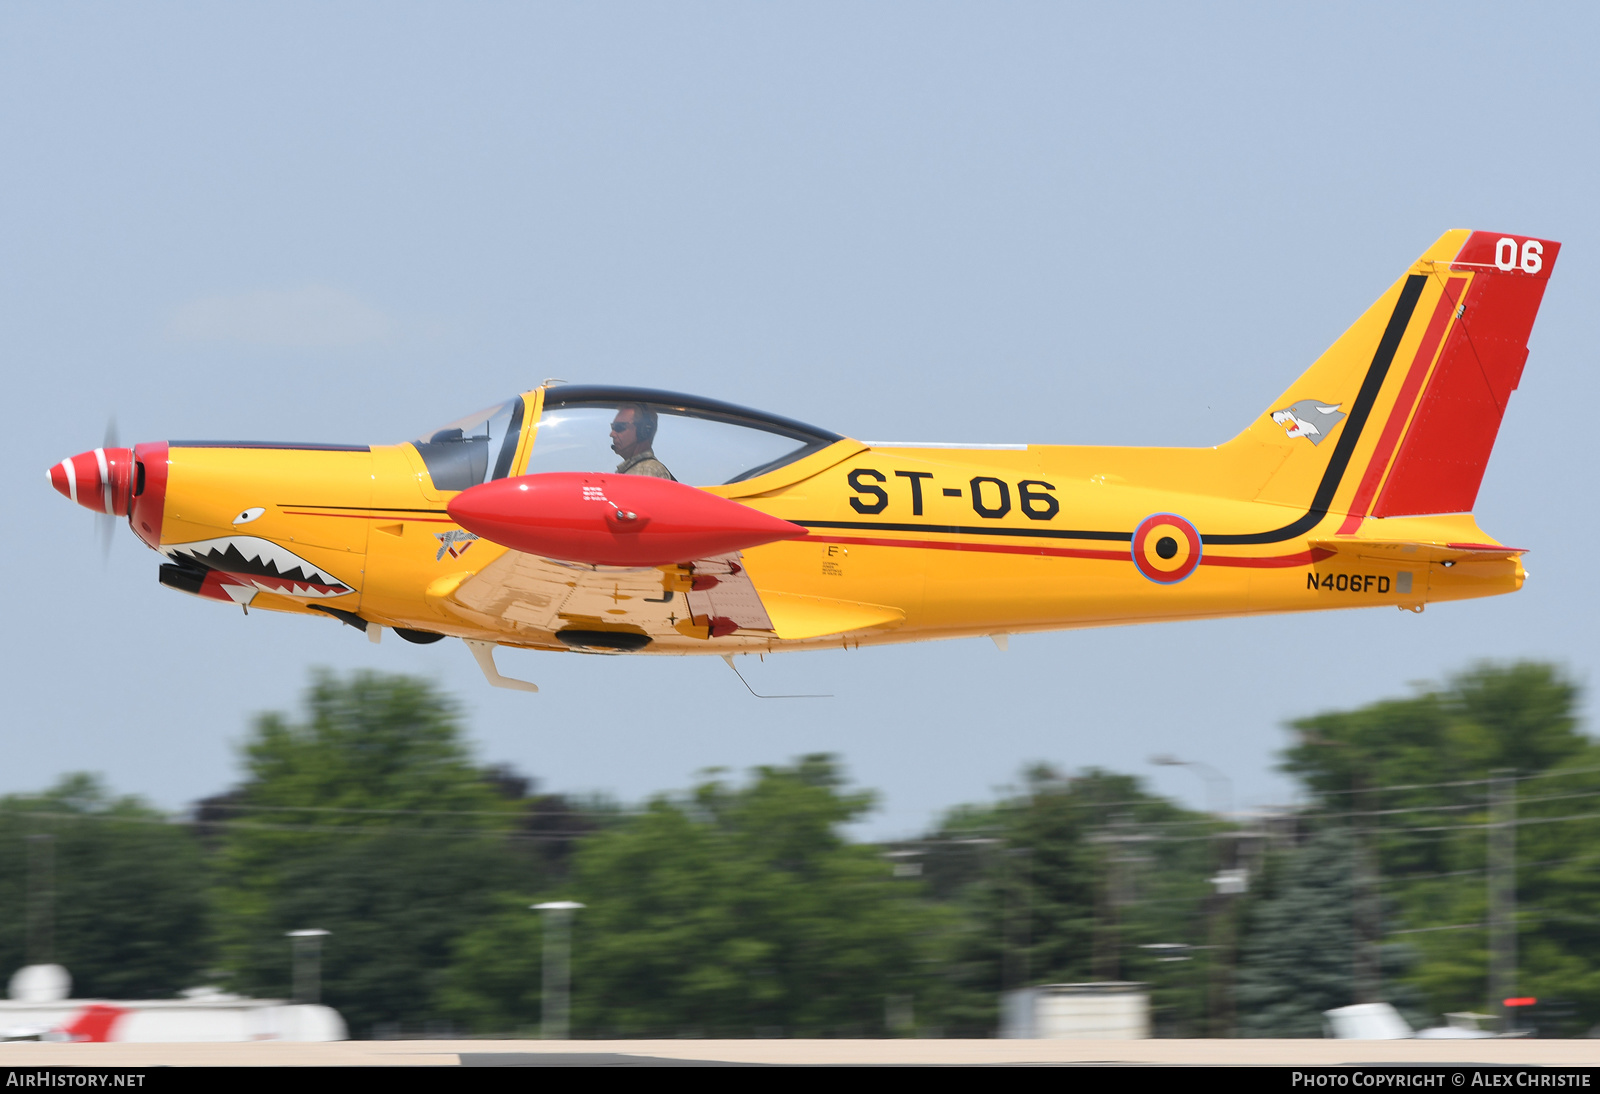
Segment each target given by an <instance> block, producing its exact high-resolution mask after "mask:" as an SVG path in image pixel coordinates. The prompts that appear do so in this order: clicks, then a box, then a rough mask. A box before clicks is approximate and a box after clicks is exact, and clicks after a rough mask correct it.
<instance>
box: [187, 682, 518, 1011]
mask: <svg viewBox="0 0 1600 1094" xmlns="http://www.w3.org/2000/svg"><path fill="white" fill-rule="evenodd" d="M244 756H245V768H246V779H245V781H244V782H243V784H242V785H241V786H240V787H239V788H238V789H237V790H236V791H234V792H233V793H232V794H230V795H227V796H226V797H225V798H223V799H218V800H217V802H215V803H214V807H213V809H212V810H211V816H210V817H209V818H208V819H209V820H211V821H213V822H214V829H215V831H216V835H215V836H214V838H215V839H216V840H217V843H218V849H217V854H216V870H217V887H216V902H217V908H218V932H217V933H218V939H219V943H220V952H221V958H222V961H223V963H224V964H225V966H226V967H227V969H228V970H229V971H230V972H231V974H232V976H233V978H234V982H235V984H236V985H237V986H238V987H240V988H242V989H244V990H247V991H251V992H253V993H257V994H269V995H284V994H287V993H288V991H289V989H290V976H291V961H290V947H289V944H288V941H287V940H286V939H285V938H284V933H285V932H286V931H289V930H294V929H300V928H308V927H317V928H322V929H324V930H329V931H331V932H332V936H331V937H330V938H328V939H327V940H326V943H325V945H324V951H323V953H324V957H323V998H324V1000H325V1001H326V1002H328V1003H329V1004H330V1005H332V1006H334V1007H336V1008H338V1009H339V1010H340V1011H341V1012H342V1013H343V1014H344V1016H345V1018H346V1021H347V1022H348V1023H349V1024H350V1026H351V1028H352V1029H353V1030H355V1031H357V1032H358V1033H365V1032H367V1031H368V1030H369V1029H371V1028H372V1027H374V1026H376V1025H379V1024H389V1025H403V1026H411V1027H415V1026H418V1025H421V1024H424V1023H427V1022H429V1021H431V1020H433V1019H435V1018H436V1017H437V1016H438V1015H439V1013H440V1008H441V1006H442V1004H441V1003H440V1001H439V993H440V992H441V990H442V989H443V987H444V982H445V970H446V969H447V968H448V966H449V963H450V960H451V954H452V952H453V949H454V946H455V943H456V940H457V939H458V938H460V937H461V936H462V935H464V934H467V933H469V932H471V931H472V930H473V929H475V928H476V927H477V926H478V925H479V924H480V923H481V922H482V921H484V920H485V919H486V918H487V917H489V916H490V915H492V913H493V911H494V910H495V908H496V907H497V905H496V896H497V894H498V893H501V892H503V891H506V890H511V889H533V888H537V887H538V885H539V884H540V883H541V880H542V877H543V872H542V867H541V864H540V861H539V859H538V858H537V857H536V856H533V855H530V854H527V853H522V852H519V851H518V850H517V849H516V848H515V847H514V846H513V844H512V841H511V837H512V836H513V834H514V825H515V824H516V822H517V819H518V817H517V812H518V808H519V804H518V803H517V802H515V801H512V800H510V799H508V798H507V797H505V796H504V795H502V794H500V793H497V792H496V785H495V784H496V781H497V780H498V781H503V777H502V776H500V775H498V774H496V773H490V774H489V775H488V776H486V773H485V772H484V771H482V770H480V769H479V768H477V767H475V766H474V765H473V763H472V759H471V756H470V754H469V752H468V749H467V746H466V744H465V743H464V742H463V740H462V733H461V728H460V724H459V720H458V717H457V714H456V711H455V708H454V706H453V705H452V704H451V703H450V702H449V701H448V700H447V699H445V698H444V697H443V696H441V695H440V694H438V693H437V692H436V691H435V690H434V689H433V688H432V687H431V686H430V685H428V684H427V683H426V682H423V681H419V680H416V679H412V678H407V677H399V676H383V675H379V674H375V673H356V674H354V675H352V676H350V677H348V678H346V679H339V678H336V677H334V676H331V675H328V674H325V673H324V674H319V675H317V676H316V678H315V680H314V682H313V684H312V686H311V688H310V690H309V692H308V693H307V697H306V712H305V716H304V718H303V719H302V720H300V721H290V720H289V719H287V718H285V717H284V716H283V715H280V714H265V715H262V716H261V717H260V718H258V719H257V721H256V724H255V727H254V730H253V732H252V734H251V736H250V738H249V740H248V741H247V742H246V744H245V747H244Z"/></svg>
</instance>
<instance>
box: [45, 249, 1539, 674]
mask: <svg viewBox="0 0 1600 1094" xmlns="http://www.w3.org/2000/svg"><path fill="white" fill-rule="evenodd" d="M1559 249H1560V245H1559V244H1557V243H1554V242H1551V241H1549V240H1542V239H1533V238H1529V237H1526V236H1512V235H1501V234H1498V233H1492V232H1467V231H1452V232H1447V233H1446V234H1445V235H1443V236H1442V237H1440V239H1439V240H1438V242H1436V243H1435V244H1434V245H1433V246H1432V247H1430V248H1429V249H1428V250H1427V252H1426V253H1424V254H1423V256H1422V257H1421V258H1420V259H1418V260H1417V261H1416V262H1415V263H1414V264H1413V265H1412V266H1411V268H1410V269H1409V270H1407V271H1406V272H1405V274H1404V275H1403V276H1401V277H1400V279H1399V280H1397V281H1396V282H1395V283H1394V284H1393V285H1392V286H1390V288H1389V290H1388V291H1387V292H1385V293H1384V294H1383V295H1382V296H1381V297H1380V298H1379V299H1378V301H1377V303H1375V304H1373V305H1372V307H1371V308H1369V309H1368V310H1367V312H1366V314H1364V315H1363V316H1361V318H1359V319H1358V320H1356V322H1355V324H1354V325H1353V326H1351V327H1350V329H1349V330H1348V331H1346V332H1345V333H1344V335H1343V336H1341V337H1340V338H1339V340H1338V341H1336V342H1335V343H1334V344H1333V346H1332V347H1331V348H1329V349H1328V351H1327V352H1326V353H1324V354H1323V355H1322V356H1321V357H1320V358H1319V359H1318V360H1317V361H1316V362H1315V363H1314V364H1313V365H1312V366H1311V367H1310V368H1309V369H1308V370H1307V371H1306V372H1305V373H1304V374H1303V375H1302V376H1301V377H1300V378H1299V379H1297V380H1296V381H1295V382H1294V383H1293V384H1292V385H1291V386H1290V387H1289V389H1288V390H1287V391H1286V392H1284V393H1283V395H1282V396H1280V397H1279V398H1278V399H1276V400H1274V401H1273V402H1272V403H1271V404H1270V405H1269V406H1268V407H1267V409H1266V410H1265V411H1264V412H1263V413H1262V414H1261V415H1260V416H1259V417H1258V418H1256V420H1255V421H1254V422H1252V423H1251V424H1250V425H1249V426H1248V427H1247V428H1246V429H1245V430H1244V431H1243V432H1242V433H1240V434H1239V435H1238V436H1237V437H1234V438H1233V439H1232V440H1230V441H1228V442H1227V443H1225V444H1221V445H1217V446H1216V447H1213V448H1112V447H1081V446H1070V445H1049V444H1044V445H1040V444H1017V445H976V446H973V445H968V446H955V445H938V444H910V443H875V442H862V441H857V440H853V439H851V438H849V437H842V436H840V435H838V434H836V433H830V432H828V431H827V430H824V429H818V428H815V427H813V426H808V425H804V424H802V423H800V422H795V421H791V420H789V419H787V418H781V417H777V416H775V415H771V414H763V413H759V412H756V411H752V410H746V409H743V408H741V407H736V406H731V405H729V404H726V403H721V402H717V401H714V400H711V399H702V398H695V397H691V396H686V395H680V394H674V393H669V392H662V391H652V390H645V389H637V388H619V387H598V386H587V385H564V384H558V383H557V382H553V381H552V382H547V383H545V384H544V385H542V386H540V387H537V388H535V389H534V390H532V391H528V392H525V393H523V394H521V395H518V396H516V397H515V398H512V399H510V400H508V401H507V402H505V403H502V404H500V405H499V406H495V407H491V408H489V409H487V410H484V411H480V412H479V413H477V414H471V415H468V416H467V417H465V418H462V419H460V420H459V421H456V422H453V423H451V424H450V425H448V426H446V427H445V428H443V429H440V430H436V431H432V432H430V433H428V434H426V435H425V436H423V437H422V438H419V439H418V440H416V441H412V442H409V443H405V444H393V445H375V446H371V447H369V446H366V445H316V444H269V443H258V442H236V441H163V442H157V443H152V444H140V445H137V446H135V447H134V448H132V449H127V448H116V447H107V448H97V449H94V450H93V451H91V452H87V453H84V454H82V455H79V456H74V457H72V458H70V459H67V460H63V461H62V462H61V463H59V464H57V465H56V466H54V467H53V468H51V469H50V472H49V477H50V481H51V483H52V485H53V486H54V487H55V488H56V489H57V490H58V491H60V492H61V493H62V494H64V495H66V496H68V497H70V498H71V499H72V500H74V501H76V502H78V503H79V504H81V505H84V506H86V507H88V508H90V509H92V510H94V511H96V512H99V513H106V514H113V515H115V516H126V517H127V518H128V521H129V524H130V525H131V526H132V528H133V531H134V533H135V534H136V535H138V536H139V538H140V539H142V540H144V542H145V543H147V544H148V545H149V546H151V547H152V548H154V549H155V550H157V551H159V552H161V553H162V554H163V555H165V556H166V558H167V560H168V561H167V563H166V564H165V565H163V566H162V567H161V569H160V580H161V582H162V584H165V585H168V586H170V587H172V588H175V589H179V590H182V591H185V592H189V593H196V594H198V595H199V596H201V597H205V598H209V599H212V600H218V601H222V602H224V603H232V604H239V605H242V606H244V607H245V610H246V612H248V610H249V608H252V607H253V608H264V609H268V610H272V611H283V612H297V613H300V614H303V615H321V616H324V617H333V618H335V619H338V620H342V621H343V622H345V623H348V624H350V625H352V626H355V627H358V628H360V629H362V630H364V631H365V632H366V633H367V635H368V637H369V638H370V639H371V640H373V641H378V640H379V638H381V636H382V633H383V631H384V630H386V629H388V630H393V631H394V632H395V633H396V634H397V635H399V636H400V637H401V638H403V639H406V640H408V641H411V642H434V641H437V640H439V639H440V638H443V637H446V636H454V637H458V638H461V639H463V640H464V641H465V642H466V643H467V645H468V646H469V648H470V649H471V650H472V652H473V654H474V656H475V657H476V658H477V660H478V663H479V665H480V666H481V667H482V668H483V671H484V673H485V675H486V677H487V678H488V680H489V682H490V683H492V684H495V685H496V686H503V687H513V688H521V689H524V690H534V691H536V690H538V689H537V688H536V687H534V686H533V685H532V684H530V683H527V682H525V681H520V680H512V679H508V678H506V677H503V676H501V675H500V673H499V672H498V671H497V669H496V667H495V662H494V656H493V651H494V649H495V647H496V646H515V647H521V648H527V649H536V650H560V651H569V650H577V651H583V652H592V653H656V654H693V653H711V654H718V655H722V656H725V657H730V658H731V655H733V654H740V653H755V652H771V651H778V650H787V649H806V648H817V647H826V646H848V647H856V646H860V645H863V644H865V645H872V644H876V643H885V642H912V641H920V640H924V639H933V638H953V637H958V636H963V635H989V636H992V637H994V638H995V640H996V642H997V643H1000V644H1001V645H1002V646H1003V644H1004V641H1005V636H1006V635H1009V634H1015V633H1021V632H1028V631H1044V630H1056V629H1060V628H1067V627H1089V626H1103V625H1109V624H1118V623H1146V622H1156V621H1163V620H1176V619H1195V618H1211V617H1218V616H1233V615H1250V614H1257V613H1263V612H1293V611H1311V610H1319V609H1324V608H1355V607H1371V606H1377V605H1394V606H1396V607H1399V608H1403V609H1409V610H1411V611H1419V612H1420V611H1421V610H1422V609H1423V606H1424V605H1425V604H1427V603H1429V602H1430V601H1442V600H1461V599H1466V598H1469V597H1480V596H1493V595H1495V594H1498V593H1505V592H1512V591H1514V590H1516V589H1518V588H1520V587H1521V585H1522V582H1523V579H1524V577H1525V576H1526V574H1525V571H1524V570H1523V567H1522V564H1521V561H1520V556H1521V554H1522V553H1523V552H1522V549H1520V548H1514V547H1506V546H1502V545H1501V544H1499V543H1497V542H1495V541H1494V540H1493V539H1491V538H1490V537H1489V536H1488V535H1486V534H1485V533H1483V532H1482V531H1480V530H1479V529H1478V526H1477V524H1476V523H1475V521H1474V519H1473V516H1472V507H1473V504H1474V501H1475V500H1476V497H1477V492H1478V485H1479V482H1480V480H1481V479H1482V477H1483V470H1484V466H1485V464H1486V463H1487V461H1488V459H1489V453H1490V450H1491V449H1492V448H1493V445H1494V439H1495V434H1496V433H1497V431H1498V430H1499V426H1500V420H1501V415H1502V413H1503V411H1504V409H1505V405H1506V400H1507V398H1508V397H1509V396H1510V394H1511V392H1512V390H1514V389H1515V388H1516V386H1517V382H1518V380H1519V378H1520V376H1521V373H1522V367H1523V363H1524V361H1525V360H1526V358H1527V340H1528V334H1529V332H1530V330H1531V329H1532V326H1533V320H1534V317H1535V315H1536V314H1537V312H1538V308H1539V302H1540V299H1541V298H1542V296H1543V294H1544V287H1545V282H1546V280H1547V279H1548V278H1549V276H1550V272H1551V269H1552V267H1553V266H1554V265H1555V259H1556V255H1557V252H1558V251H1559Z"/></svg>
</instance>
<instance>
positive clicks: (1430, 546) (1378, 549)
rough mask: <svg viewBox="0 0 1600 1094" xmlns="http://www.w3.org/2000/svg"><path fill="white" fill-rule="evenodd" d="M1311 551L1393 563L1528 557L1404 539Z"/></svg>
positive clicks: (1335, 542) (1331, 544)
mask: <svg viewBox="0 0 1600 1094" xmlns="http://www.w3.org/2000/svg"><path fill="white" fill-rule="evenodd" d="M1311 551H1312V554H1313V556H1315V555H1316V554H1318V553H1320V552H1324V551H1325V552H1327V555H1325V556H1324V557H1328V556H1331V555H1355V556H1359V557H1361V558H1372V559H1386V560H1390V561H1394V562H1411V561H1416V562H1459V561H1463V560H1466V559H1475V560H1481V561H1489V560H1491V559H1497V558H1516V557H1518V556H1519V555H1524V554H1527V553H1528V549H1527V548H1526V547H1503V546H1501V545H1500V544H1498V543H1428V542H1425V541H1422V540H1406V539H1314V540H1311Z"/></svg>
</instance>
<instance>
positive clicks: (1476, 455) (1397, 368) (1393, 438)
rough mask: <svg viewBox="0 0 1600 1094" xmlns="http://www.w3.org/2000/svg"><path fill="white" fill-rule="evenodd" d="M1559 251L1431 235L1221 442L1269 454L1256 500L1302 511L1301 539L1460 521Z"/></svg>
mask: <svg viewBox="0 0 1600 1094" xmlns="http://www.w3.org/2000/svg"><path fill="white" fill-rule="evenodd" d="M1560 249H1561V245H1560V244H1559V243H1554V242H1551V241H1549V240H1542V239H1531V238H1528V237H1526V236H1507V235H1500V234H1498V233H1494V232H1466V231H1453V232H1446V233H1445V234H1444V235H1443V236H1441V237H1440V238H1439V240H1438V242H1436V243H1435V244H1434V245H1433V246H1432V247H1430V248H1428V250H1427V252H1426V253H1424V254H1423V256H1422V257H1421V258H1420V259H1418V260H1417V261H1416V263H1414V264H1413V265H1412V267H1411V269H1410V270H1409V271H1407V273H1406V274H1405V275H1404V276H1403V277H1401V278H1400V280H1398V281H1396V282H1395V283H1394V284H1393V285H1391V286H1390V287H1389V291H1388V292H1386V293H1384V294H1383V296H1381V297H1380V298H1379V299H1378V301H1377V303H1375V304H1373V305H1372V307H1371V308H1369V309H1368V310H1367V312H1366V314H1365V315H1363V316H1362V317H1361V318H1360V319H1358V320H1356V322H1355V323H1354V325H1352V326H1351V327H1350V329H1349V330H1347V331H1346V332H1345V333H1344V334H1343V335H1342V336H1340V338H1339V340H1338V341H1336V342H1335V343H1334V344H1333V345H1332V346H1331V347H1329V349H1328V350H1327V352H1326V353H1324V354H1323V355H1322V356H1321V357H1320V358H1318V359H1317V361H1316V363H1315V364H1313V365H1312V366H1311V367H1310V368H1309V369H1307V370H1306V372H1305V373H1304V375H1302V376H1301V377H1300V378H1299V379H1298V380H1296V381H1295V382H1294V384H1293V385H1291V386H1290V388H1289V390H1288V391H1286V392H1284V393H1283V396H1282V397H1281V398H1279V399H1278V401H1277V402H1275V403H1273V404H1272V406H1271V407H1269V408H1268V409H1267V411H1266V413H1264V414H1263V415H1262V416H1261V417H1260V418H1258V419H1256V421H1255V422H1254V423H1253V424H1252V425H1251V426H1250V427H1249V428H1248V429H1246V430H1245V431H1244V432H1243V433H1241V434H1240V435H1239V436H1238V437H1237V438H1235V439H1234V440H1233V441H1231V442H1229V446H1230V447H1232V446H1234V445H1241V446H1250V447H1256V446H1261V447H1264V448H1266V449H1268V450H1269V458H1270V461H1271V463H1272V464H1273V465H1274V466H1275V469H1274V470H1273V471H1272V472H1271V474H1270V477H1269V478H1268V479H1267V481H1266V483H1265V485H1264V486H1263V487H1262V488H1261V490H1260V492H1259V493H1258V494H1257V495H1256V498H1257V500H1260V501H1271V502H1277V503H1280V504H1283V505H1287V506H1293V507H1295V508H1298V509H1306V510H1307V511H1306V515H1305V517H1304V518H1302V519H1301V521H1297V522H1296V525H1301V526H1303V527H1304V528H1305V529H1306V530H1309V528H1310V527H1312V526H1315V525H1316V524H1318V523H1320V522H1321V520H1322V518H1323V517H1325V516H1326V515H1327V514H1329V513H1336V514H1342V515H1343V516H1344V519H1343V521H1342V522H1341V524H1340V526H1339V528H1338V530H1337V531H1338V533H1339V534H1350V533H1352V532H1354V531H1355V530H1356V529H1357V528H1358V527H1360V524H1361V521H1362V519H1363V518H1365V517H1368V516H1375V517H1391V516H1409V515H1419V514H1427V513H1465V512H1470V511H1471V509H1472V506H1473V503H1474V502H1475V501H1476V500H1477V496H1478V485H1479V483H1480V482H1481V481H1482V480H1483V470H1484V467H1485V466H1486V465H1487V464H1488V462H1489V453H1490V451H1491V450H1492V449H1493V448H1494V440H1495V435H1496V434H1497V433H1498V432H1499V430H1500V419H1501V416H1502V414H1504V412H1505V407H1506V400H1507V398H1508V397H1509V396H1510V394H1511V392H1512V391H1514V390H1515V389H1516V386H1517V382H1518V380H1519V379H1520V378H1521V376H1522V366H1523V363H1524V362H1525V361H1526V360H1527V357H1528V334H1529V332H1530V331H1531V330H1532V329H1533V320H1534V317H1535V316H1536V315H1537V314H1538V311H1539V302H1540V300H1541V299H1542V298H1543V296H1544V288H1545V283H1546V281H1547V280H1548V279H1549V277H1550V271H1551V269H1552V268H1553V267H1554V266H1555V261H1556V255H1557V253H1558V252H1559V251H1560ZM1308 503H1309V504H1308ZM1284 530H1285V531H1287V529H1284Z"/></svg>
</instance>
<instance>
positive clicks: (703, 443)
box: [527, 384, 844, 486]
mask: <svg viewBox="0 0 1600 1094" xmlns="http://www.w3.org/2000/svg"><path fill="white" fill-rule="evenodd" d="M630 411H631V412H630ZM630 422H631V423H634V428H633V429H631V430H630V429H629V428H627V426H628V423H630ZM614 425H616V426H618V429H617V430H616V431H614V430H613V426H614ZM635 440H637V441H638V442H641V443H640V444H638V445H636V446H633V447H630V443H631V442H634V441H635ZM841 440H844V438H843V437H841V436H840V435H839V434H837V433H831V432H829V431H828V430H826V429H818V428H816V427H815V426H810V425H806V424H805V423H803V422H797V421H794V420H793V419H791V418H783V417H779V416H778V415H775V414H764V413H762V412H761V411H757V410H749V409H746V408H745V407H741V406H735V405H733V404H732V403H723V402H719V401H717V400H714V399H703V398H699V397H696V396H692V395H683V394H679V393H677V392H671V391H657V390H654V389H651V388H633V387H602V386H599V385H590V384H573V385H565V386H562V387H553V388H546V389H545V393H544V411H543V413H542V414H541V415H540V417H539V421H538V431H537V433H536V434H535V435H534V443H533V453H532V455H531V456H530V458H529V461H528V468H527V473H528V474H530V475H536V474H539V473H541V472H546V471H590V472H594V471H601V472H616V471H618V470H620V469H621V468H623V467H627V466H629V465H630V463H633V464H634V468H635V470H634V472H633V473H636V474H655V475H656V476H657V477H666V476H663V475H661V471H662V470H665V471H666V472H667V474H668V475H670V476H671V477H672V478H674V479H677V480H678V481H679V482H685V483H688V484H690V485H691V486H718V485H722V484H726V483H733V482H742V481H744V480H745V479H753V478H755V477H756V476H757V475H764V474H766V473H767V472H769V471H774V470H776V469H778V468H780V467H783V466H784V465H785V464H790V463H793V462H794V461H796V460H799V459H802V458H804V457H806V456H809V455H810V454H811V453H813V452H817V451H820V450H821V449H824V448H826V447H828V446H829V445H831V444H833V443H835V442H837V441H841ZM646 452H647V453H648V462H636V461H639V460H640V458H641V456H642V455H643V454H644V453H646Z"/></svg>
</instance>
